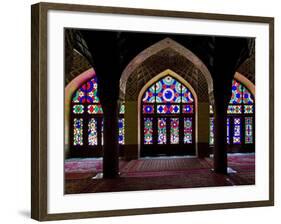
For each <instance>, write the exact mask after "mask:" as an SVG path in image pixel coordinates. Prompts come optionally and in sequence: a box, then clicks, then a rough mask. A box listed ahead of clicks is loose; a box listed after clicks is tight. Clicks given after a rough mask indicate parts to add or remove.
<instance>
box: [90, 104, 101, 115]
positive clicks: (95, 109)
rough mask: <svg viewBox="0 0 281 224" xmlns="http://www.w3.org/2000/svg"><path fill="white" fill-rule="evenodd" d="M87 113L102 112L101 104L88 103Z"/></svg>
mask: <svg viewBox="0 0 281 224" xmlns="http://www.w3.org/2000/svg"><path fill="white" fill-rule="evenodd" d="M88 113H89V114H102V113H103V110H102V106H101V105H100V104H92V105H88Z"/></svg>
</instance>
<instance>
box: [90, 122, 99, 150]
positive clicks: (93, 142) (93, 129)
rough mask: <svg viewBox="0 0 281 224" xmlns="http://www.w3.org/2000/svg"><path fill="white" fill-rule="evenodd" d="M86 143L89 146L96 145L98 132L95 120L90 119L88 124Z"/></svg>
mask: <svg viewBox="0 0 281 224" xmlns="http://www.w3.org/2000/svg"><path fill="white" fill-rule="evenodd" d="M88 142H89V145H97V144H98V131H97V119H96V118H91V119H90V120H89V123H88Z"/></svg>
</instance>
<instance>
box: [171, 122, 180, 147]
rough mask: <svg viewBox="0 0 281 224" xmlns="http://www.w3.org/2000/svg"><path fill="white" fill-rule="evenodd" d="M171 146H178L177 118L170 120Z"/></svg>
mask: <svg viewBox="0 0 281 224" xmlns="http://www.w3.org/2000/svg"><path fill="white" fill-rule="evenodd" d="M170 122H171V124H170V126H171V137H170V138H171V140H170V141H171V144H179V118H171V120H170Z"/></svg>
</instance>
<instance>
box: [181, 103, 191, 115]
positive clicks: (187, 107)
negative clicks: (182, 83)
mask: <svg viewBox="0 0 281 224" xmlns="http://www.w3.org/2000/svg"><path fill="white" fill-rule="evenodd" d="M182 113H184V114H193V105H190V104H185V105H182Z"/></svg>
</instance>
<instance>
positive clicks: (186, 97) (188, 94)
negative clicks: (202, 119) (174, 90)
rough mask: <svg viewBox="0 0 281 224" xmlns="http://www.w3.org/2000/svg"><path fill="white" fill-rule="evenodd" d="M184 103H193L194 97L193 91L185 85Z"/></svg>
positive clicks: (183, 92) (183, 88)
mask: <svg viewBox="0 0 281 224" xmlns="http://www.w3.org/2000/svg"><path fill="white" fill-rule="evenodd" d="M181 96H182V103H193V102H194V99H193V96H192V93H191V92H190V91H189V89H187V88H186V87H185V86H182V94H181Z"/></svg>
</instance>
